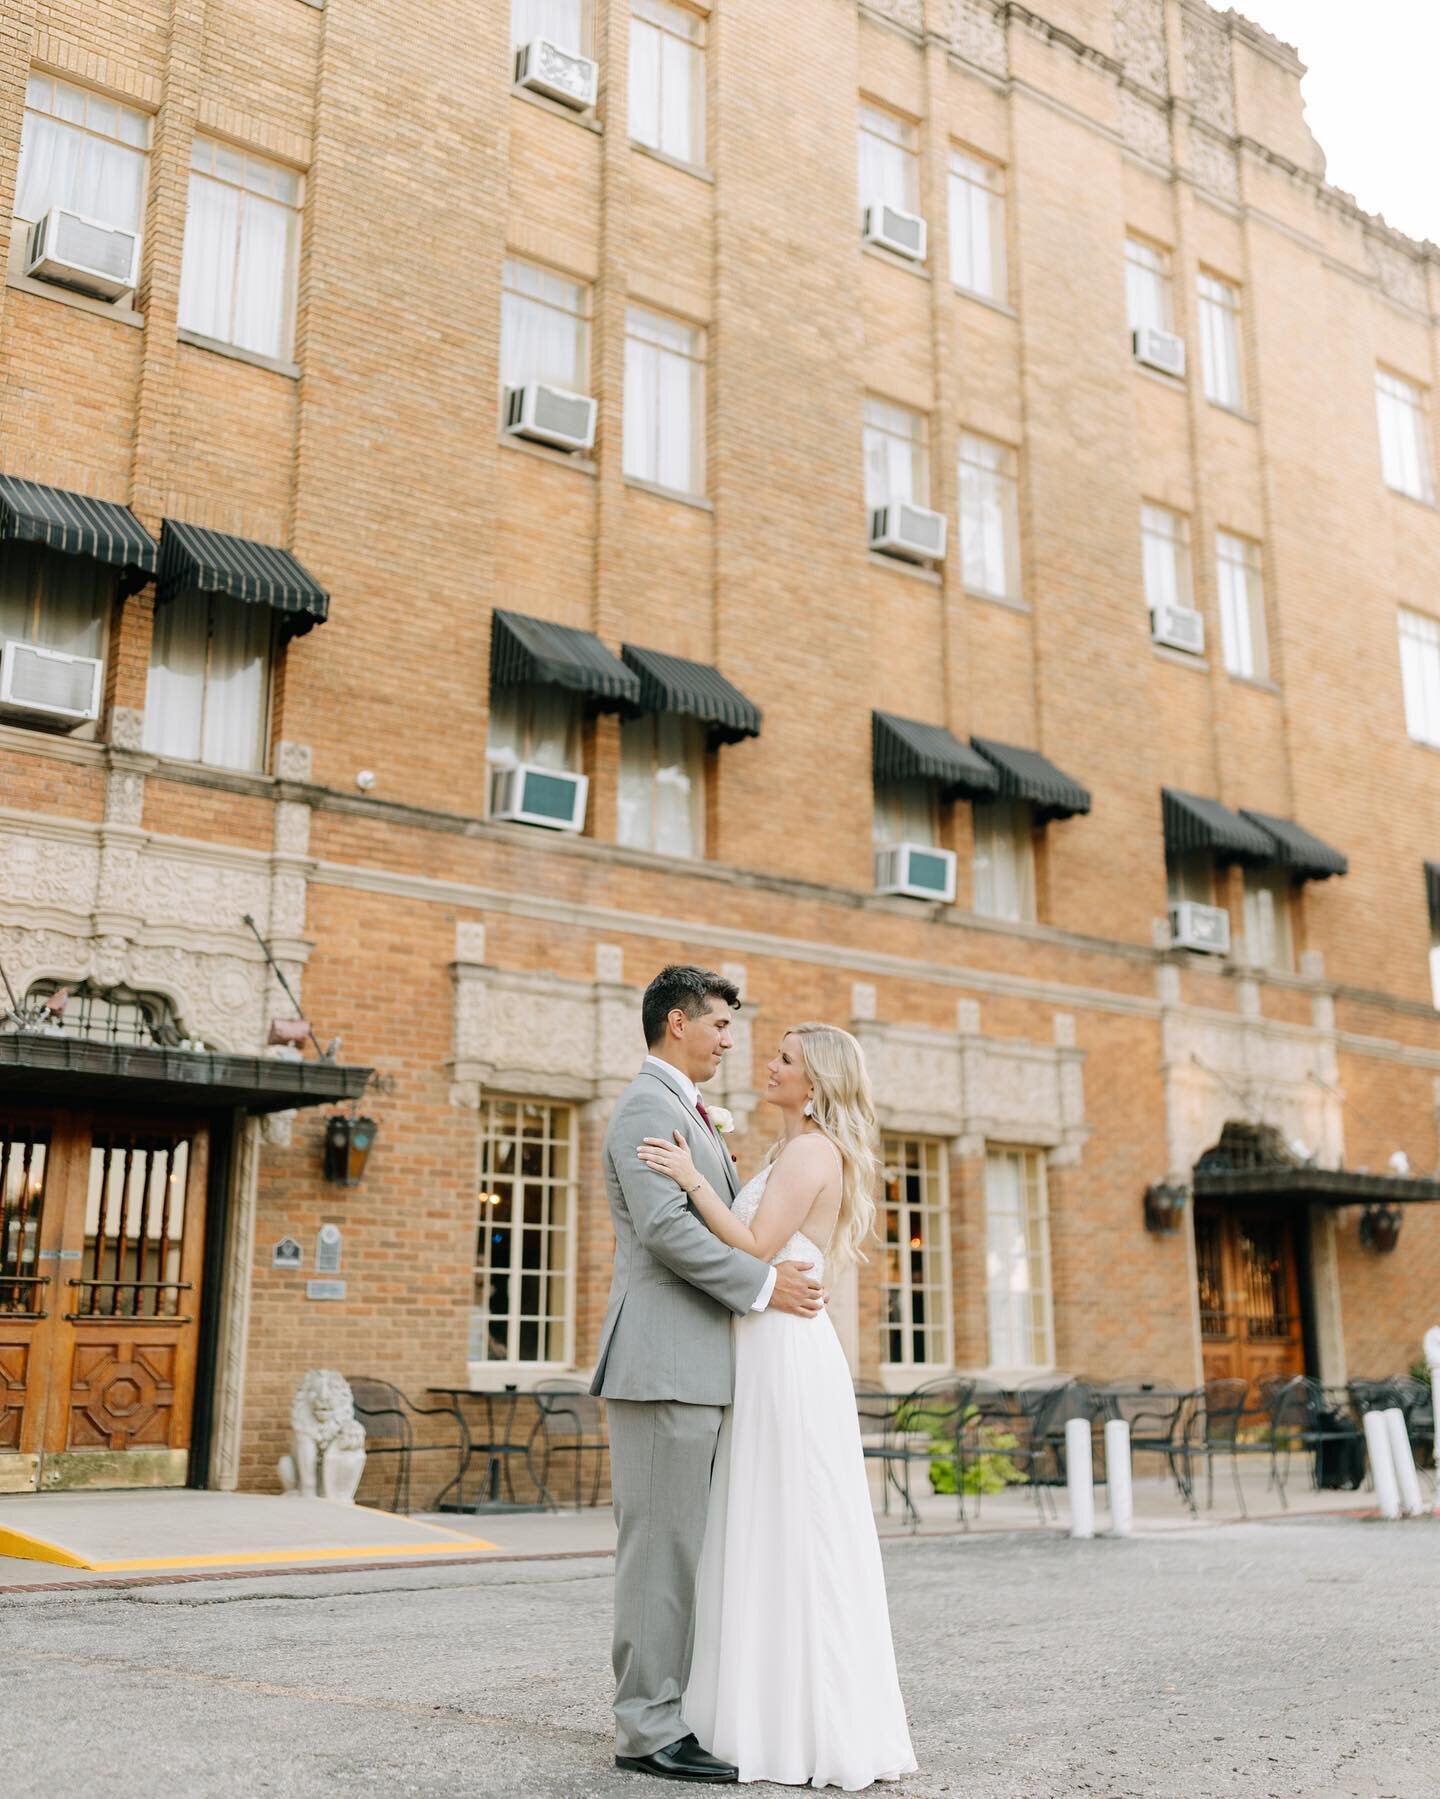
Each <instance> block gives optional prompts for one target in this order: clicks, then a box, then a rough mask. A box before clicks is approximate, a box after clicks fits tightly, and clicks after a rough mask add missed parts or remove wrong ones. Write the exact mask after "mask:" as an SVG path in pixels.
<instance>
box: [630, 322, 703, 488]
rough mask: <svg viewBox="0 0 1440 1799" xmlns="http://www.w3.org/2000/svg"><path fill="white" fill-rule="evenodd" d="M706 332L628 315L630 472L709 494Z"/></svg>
mask: <svg viewBox="0 0 1440 1799" xmlns="http://www.w3.org/2000/svg"><path fill="white" fill-rule="evenodd" d="M704 346H705V334H704V333H703V332H702V331H700V330H698V329H697V328H696V327H695V326H693V325H686V324H682V323H681V322H680V320H678V319H670V318H665V317H663V316H662V315H661V314H659V313H654V312H646V311H644V310H643V309H642V308H640V307H638V306H632V307H630V309H629V310H628V312H627V313H626V315H625V455H624V466H625V473H626V474H627V475H630V476H632V477H633V478H634V479H636V480H638V481H651V482H654V483H655V485H656V486H658V487H668V488H670V489H672V490H673V491H674V492H676V493H689V494H699V493H703V492H704V490H705V458H704V443H705V438H704V429H705V364H704V360H703V358H704V353H705V347H704Z"/></svg>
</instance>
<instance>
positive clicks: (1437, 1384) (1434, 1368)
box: [1424, 1324, 1440, 1518]
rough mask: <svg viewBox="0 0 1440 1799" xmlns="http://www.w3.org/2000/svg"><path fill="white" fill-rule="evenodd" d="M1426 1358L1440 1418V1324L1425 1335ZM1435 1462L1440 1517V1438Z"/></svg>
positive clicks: (1434, 1409)
mask: <svg viewBox="0 0 1440 1799" xmlns="http://www.w3.org/2000/svg"><path fill="white" fill-rule="evenodd" d="M1424 1344H1425V1360H1426V1361H1427V1362H1428V1363H1429V1365H1430V1405H1431V1413H1432V1416H1433V1417H1435V1418H1436V1419H1440V1324H1432V1325H1431V1326H1430V1328H1429V1330H1428V1331H1426V1333H1425V1337H1424ZM1432 1457H1433V1460H1434V1463H1435V1516H1436V1517H1437V1518H1440V1438H1437V1440H1436V1443H1435V1448H1434V1450H1433V1451H1432Z"/></svg>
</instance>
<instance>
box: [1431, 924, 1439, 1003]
mask: <svg viewBox="0 0 1440 1799" xmlns="http://www.w3.org/2000/svg"><path fill="white" fill-rule="evenodd" d="M1430 1003H1431V1005H1432V1006H1434V1007H1435V1009H1436V1010H1437V1011H1440V923H1432V924H1431V926H1430Z"/></svg>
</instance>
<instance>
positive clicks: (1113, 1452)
mask: <svg viewBox="0 0 1440 1799" xmlns="http://www.w3.org/2000/svg"><path fill="white" fill-rule="evenodd" d="M1105 1484H1106V1486H1107V1487H1109V1489H1110V1535H1111V1536H1112V1537H1128V1536H1129V1535H1130V1528H1131V1526H1132V1524H1133V1523H1134V1521H1135V1488H1134V1484H1133V1483H1132V1481H1131V1479H1130V1426H1129V1425H1128V1424H1127V1423H1126V1422H1125V1420H1124V1419H1123V1418H1111V1419H1108V1420H1107V1421H1106V1425H1105Z"/></svg>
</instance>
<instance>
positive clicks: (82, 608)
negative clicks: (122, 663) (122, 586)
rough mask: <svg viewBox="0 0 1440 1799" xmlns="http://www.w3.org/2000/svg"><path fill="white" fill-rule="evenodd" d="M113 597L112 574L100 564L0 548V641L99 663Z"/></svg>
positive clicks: (32, 548)
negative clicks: (10, 640)
mask: <svg viewBox="0 0 1440 1799" xmlns="http://www.w3.org/2000/svg"><path fill="white" fill-rule="evenodd" d="M114 593H115V571H114V570H113V569H112V568H109V567H107V566H106V565H104V564H102V563H95V562H91V561H90V560H89V559H88V558H87V557H84V556H62V555H61V554H59V552H58V551H55V550H48V549H46V548H45V547H44V546H43V545H41V544H33V543H7V544H5V545H4V546H3V548H0V641H3V640H4V639H6V638H18V639H19V640H20V641H21V642H23V643H35V644H39V645H40V646H41V647H42V648H43V649H47V650H59V651H60V652H61V653H62V654H64V655H66V656H94V657H102V656H103V655H104V653H105V640H106V636H107V633H108V626H109V612H110V602H111V599H112V598H113V596H114Z"/></svg>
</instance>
